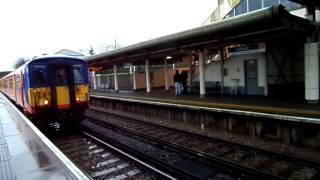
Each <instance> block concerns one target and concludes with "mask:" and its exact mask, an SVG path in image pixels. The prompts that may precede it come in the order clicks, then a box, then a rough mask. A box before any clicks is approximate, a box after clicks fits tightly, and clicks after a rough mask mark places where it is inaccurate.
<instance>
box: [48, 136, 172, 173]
mask: <svg viewBox="0 0 320 180" xmlns="http://www.w3.org/2000/svg"><path fill="white" fill-rule="evenodd" d="M51 140H52V141H53V142H54V143H55V144H56V145H57V146H58V147H59V149H60V150H62V152H64V153H65V154H66V155H67V156H68V158H69V159H71V160H72V161H73V162H74V163H75V164H76V165H77V166H79V167H80V168H81V169H82V170H83V171H84V172H86V173H87V175H88V176H89V177H91V178H92V179H175V178H173V177H172V176H170V175H167V174H165V173H163V172H161V171H159V170H157V169H156V168H154V167H151V166H150V165H148V164H146V163H144V162H142V161H140V160H138V159H136V158H134V157H132V156H130V155H129V154H127V153H125V152H123V151H121V150H120V149H118V148H115V147H114V146H112V145H110V144H108V143H106V142H104V141H102V140H100V139H99V138H97V137H95V136H94V135H92V134H89V133H87V132H74V133H72V134H68V135H66V134H63V135H61V134H59V136H56V137H52V138H51Z"/></svg>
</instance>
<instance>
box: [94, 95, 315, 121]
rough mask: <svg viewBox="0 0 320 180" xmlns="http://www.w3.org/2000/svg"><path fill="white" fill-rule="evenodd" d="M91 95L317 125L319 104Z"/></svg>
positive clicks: (215, 97) (239, 98)
mask: <svg viewBox="0 0 320 180" xmlns="http://www.w3.org/2000/svg"><path fill="white" fill-rule="evenodd" d="M91 95H92V96H106V97H109V98H124V99H128V100H141V101H146V102H147V101H149V102H159V103H168V104H178V105H185V106H193V107H200V108H208V109H213V110H214V109H215V110H216V111H219V112H223V111H225V112H231V111H234V112H237V114H241V113H243V114H246V115H254V114H256V115H261V114H262V115H266V117H268V115H269V116H270V117H271V118H272V117H278V118H277V119H286V120H297V121H299V119H300V120H302V121H306V122H311V121H312V122H315V123H320V105H319V104H307V103H303V102H290V101H283V100H279V99H271V98H269V97H263V96H222V95H213V96H206V97H204V98H203V97H200V96H199V95H196V94H187V95H181V96H175V94H174V92H173V91H169V92H165V91H164V90H162V89H156V90H152V91H151V92H150V93H146V92H145V91H130V92H129V91H119V92H115V91H92V92H91Z"/></svg>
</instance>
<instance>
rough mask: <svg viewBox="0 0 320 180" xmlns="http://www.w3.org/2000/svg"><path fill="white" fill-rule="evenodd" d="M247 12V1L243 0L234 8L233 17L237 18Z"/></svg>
mask: <svg viewBox="0 0 320 180" xmlns="http://www.w3.org/2000/svg"><path fill="white" fill-rule="evenodd" d="M246 12H247V0H243V1H242V2H241V3H240V4H238V6H237V7H236V8H235V15H236V16H238V15H240V14H244V13H246Z"/></svg>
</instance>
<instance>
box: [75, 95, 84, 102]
mask: <svg viewBox="0 0 320 180" xmlns="http://www.w3.org/2000/svg"><path fill="white" fill-rule="evenodd" d="M85 100H86V98H85V97H83V96H77V97H76V101H77V102H81V101H85Z"/></svg>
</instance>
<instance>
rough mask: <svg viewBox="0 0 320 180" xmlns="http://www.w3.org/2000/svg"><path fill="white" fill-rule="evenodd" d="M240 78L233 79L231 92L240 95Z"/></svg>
mask: <svg viewBox="0 0 320 180" xmlns="http://www.w3.org/2000/svg"><path fill="white" fill-rule="evenodd" d="M238 87H239V79H231V94H232V95H238V94H239V90H238Z"/></svg>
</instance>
